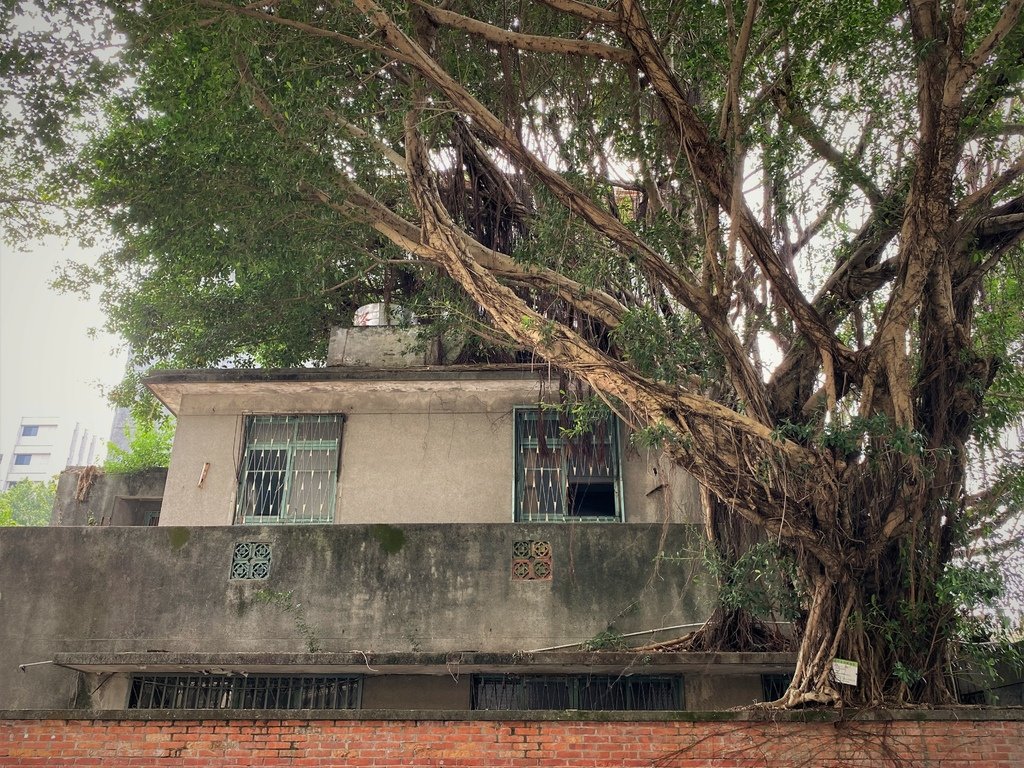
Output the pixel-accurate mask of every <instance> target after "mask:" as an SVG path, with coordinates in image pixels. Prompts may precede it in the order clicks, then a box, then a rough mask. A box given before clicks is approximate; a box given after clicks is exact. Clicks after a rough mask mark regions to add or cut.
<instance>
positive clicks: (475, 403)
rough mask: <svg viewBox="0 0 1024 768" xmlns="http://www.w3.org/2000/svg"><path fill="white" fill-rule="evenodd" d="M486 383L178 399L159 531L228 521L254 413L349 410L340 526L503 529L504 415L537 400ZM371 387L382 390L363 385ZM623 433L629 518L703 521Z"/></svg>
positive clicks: (532, 387) (507, 468)
mask: <svg viewBox="0 0 1024 768" xmlns="http://www.w3.org/2000/svg"><path fill="white" fill-rule="evenodd" d="M441 383H442V384H444V383H445V382H441ZM447 383H448V384H451V382H447ZM485 383H486V384H487V386H486V387H483V386H481V387H480V388H476V389H475V388H474V387H473V386H472V382H470V383H468V384H467V383H460V382H456V383H455V384H456V385H457V386H455V385H453V386H448V387H440V388H439V385H438V384H437V383H436V382H428V383H427V384H431V385H432V386H426V384H424V385H422V386H421V387H420V388H417V387H416V386H414V385H410V384H408V383H405V384H403V385H402V386H404V387H405V388H404V389H394V388H393V389H387V388H383V389H381V388H371V389H367V388H360V386H359V385H360V383H359V382H355V383H348V382H347V383H346V384H347V385H348V386H347V388H346V387H343V386H341V385H340V384H339V385H338V387H337V389H336V391H333V392H331V391H307V392H301V391H296V392H294V393H291V394H289V396H288V397H284V396H283V395H282V394H281V393H277V392H275V393H268V392H266V391H261V389H260V387H259V386H252V387H251V392H234V393H230V394H223V395H216V394H196V395H190V394H186V395H185V396H184V397H183V398H182V400H181V406H180V409H179V411H178V423H177V432H176V435H175V440H174V448H173V452H172V456H171V468H170V471H169V473H168V477H167V488H166V493H165V496H164V506H163V510H162V512H161V517H160V524H161V525H228V524H230V523H231V522H232V517H233V512H234V507H235V497H236V493H237V484H238V481H237V473H238V469H237V465H238V462H239V461H240V454H241V441H242V430H243V425H244V422H245V415H246V414H251V413H279V414H283V413H343V414H345V418H346V421H345V428H344V434H343V436H342V448H341V452H342V455H341V462H340V467H341V471H340V475H339V482H338V497H337V501H336V505H335V517H334V520H335V522H337V523H491V522H495V523H497V522H510V521H511V520H512V518H513V511H512V510H513V488H512V484H513V472H514V465H515V461H514V454H513V449H514V446H513V426H514V425H513V416H512V409H513V408H514V407H515V406H517V405H525V404H528V403H531V402H536V400H537V398H538V396H539V386H538V382H537V381H536V380H535V379H534V380H529V379H519V380H509V381H505V382H498V383H497V384H495V383H494V382H485ZM371 384H372V385H373V387H381V386H383V385H381V384H380V383H379V382H370V383H369V384H367V385H366V386H369V385H371ZM395 386H398V385H395ZM620 437H621V440H620V443H621V445H620V451H621V456H622V472H623V478H622V488H623V494H624V509H625V518H626V522H629V523H650V522H656V521H663V520H668V521H671V522H681V523H696V522H699V520H700V504H699V497H698V494H697V487H696V483H695V482H694V481H693V480H692V478H690V477H688V476H687V475H685V474H684V473H682V472H681V471H679V470H676V469H674V468H672V467H671V466H670V465H668V463H667V462H665V461H663V460H662V459H660V458H659V454H658V453H657V452H654V451H647V450H636V449H632V448H630V447H629V444H628V440H627V438H626V436H625V435H622V436H620ZM206 465H209V466H208V468H207V469H206V472H205V476H204V467H205V466H206ZM200 478H203V481H202V484H200V482H199V480H200Z"/></svg>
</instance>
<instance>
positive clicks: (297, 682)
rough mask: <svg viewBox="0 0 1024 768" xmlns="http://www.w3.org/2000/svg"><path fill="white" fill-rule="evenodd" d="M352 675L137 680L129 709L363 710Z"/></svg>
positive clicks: (152, 677) (144, 677)
mask: <svg viewBox="0 0 1024 768" xmlns="http://www.w3.org/2000/svg"><path fill="white" fill-rule="evenodd" d="M360 692H361V681H360V678H358V677H355V676H352V675H290V676H278V675H224V674H211V675H196V674H190V675H133V676H132V684H131V688H130V690H129V692H128V708H129V709H358V708H359V697H360Z"/></svg>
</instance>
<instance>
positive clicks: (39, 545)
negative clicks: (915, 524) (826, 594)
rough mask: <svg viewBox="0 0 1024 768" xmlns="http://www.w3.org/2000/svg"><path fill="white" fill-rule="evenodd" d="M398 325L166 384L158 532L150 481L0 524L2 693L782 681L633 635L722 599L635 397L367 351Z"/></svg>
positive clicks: (671, 625)
mask: <svg viewBox="0 0 1024 768" xmlns="http://www.w3.org/2000/svg"><path fill="white" fill-rule="evenodd" d="M399 330H400V329H360V332H359V334H357V336H358V338H355V337H354V336H353V335H352V334H349V335H348V336H349V337H348V338H346V339H345V341H344V348H345V353H344V354H345V358H346V364H345V365H340V366H333V367H327V368H322V369H297V370H203V371H164V372H160V373H158V374H155V375H154V376H152V377H151V378H150V379H149V380H148V386H149V387H150V389H151V390H152V391H153V392H154V394H155V395H156V396H157V397H158V398H159V399H160V400H161V401H162V402H163V403H164V404H165V405H166V406H167V407H168V408H169V409H170V411H171V412H172V413H174V414H175V416H176V417H177V429H176V435H175V440H174V446H173V451H172V456H171V465H170V468H169V470H168V473H167V480H166V486H165V487H164V489H163V496H162V501H161V505H160V512H159V518H158V521H156V522H158V524H157V525H155V526H153V525H146V524H145V523H147V522H154V519H153V517H152V516H148V515H144V514H142V513H141V512H140V513H139V514H136V512H139V510H138V509H135V508H134V507H131V508H129V507H130V505H129V506H123V505H122V507H120V508H117V509H119V510H120V511H119V512H118V511H115V507H114V506H111V503H110V499H111V498H112V499H114V500H115V502H113V503H115V504H116V500H117V499H118V498H120V499H122V501H126V500H127V501H130V500H132V499H136V500H138V499H143V498H146V499H149V500H152V497H153V491H151V490H145V491H144V490H141V489H142V485H140V486H139V488H137V489H135V490H134V491H133V490H130V489H129V490H127V491H124V492H123V493H122V491H116V490H109V491H104V493H102V494H98V496H97V498H100V497H102V498H103V499H106V500H105V501H103V502H102V506H103V508H104V509H107V508H109V509H110V510H111V512H110V514H109V517H107V518H104V517H103V515H105V514H106V513H100V514H99V515H97V514H94V513H87V512H85V511H84V510H83V509H80V508H78V507H76V506H75V505H74V504H69V505H68V506H67V507H66V508H65V509H64V510H63V511H62V512H61V513H60V514H59V515H57V517H58V518H59V522H63V523H64V524H65V525H64V526H63V527H56V526H55V527H51V528H50V529H48V530H46V531H31V532H29V531H18V530H15V531H5V532H3V534H2V535H0V584H3V585H4V598H3V600H2V601H0V649H2V651H0V654H2V655H3V656H4V659H5V660H6V662H7V663H5V664H0V689H3V690H5V691H6V701H7V705H6V706H7V707H8V708H14V709H18V708H21V709H46V708H53V707H66V706H67V705H68V702H71V703H72V705H73V706H74V707H77V708H80V709H83V710H96V709H99V710H126V711H127V710H136V709H160V710H171V711H173V712H174V713H175V716H176V717H177V716H179V715H180V713H181V712H184V711H192V710H200V711H208V710H210V709H217V710H223V709H244V710H246V711H250V710H254V709H255V710H260V709H275V710H280V709H289V708H302V709H309V708H313V709H351V708H356V709H360V708H361V709H379V708H401V709H406V710H474V709H490V710H495V709H498V710H531V711H532V710H545V709H547V710H550V709H558V710H565V709H581V710H596V709H606V710H607V709H615V710H623V709H640V710H671V711H674V710H679V709H684V708H685V709H720V708H724V707H731V706H736V705H740V704H749V703H751V702H752V701H754V700H761V699H764V698H765V697H767V696H772V695H777V693H778V686H779V685H780V681H781V680H782V678H781V677H780V676H781V675H784V674H785V673H786V672H787V671H788V670H789V669H791V668H792V664H793V661H794V659H793V656H792V655H790V654H678V653H651V652H634V651H631V650H630V647H633V646H642V645H644V644H648V643H651V642H654V641H657V640H661V639H667V638H670V637H675V636H678V635H679V634H681V633H683V632H684V631H685V630H686V629H688V628H691V627H694V626H697V625H699V624H700V623H701V622H702V621H703V620H704V619H705V618H706V617H707V615H708V614H709V613H710V611H711V610H712V608H713V606H714V584H713V582H712V580H711V579H709V578H707V577H706V575H705V574H704V573H703V567H702V563H703V560H702V556H701V552H702V546H703V535H704V534H703V526H702V524H701V516H700V509H699V497H698V492H697V488H696V485H695V483H694V481H693V480H692V479H691V478H689V477H688V476H686V475H685V474H683V473H682V472H680V471H678V470H676V469H675V468H674V467H673V466H672V465H671V464H669V463H668V462H667V461H665V460H664V459H663V458H662V457H661V456H660V455H659V454H658V453H657V452H656V451H651V450H648V449H646V448H637V447H635V446H633V445H632V443H631V441H630V438H629V434H628V429H627V428H626V426H625V425H624V424H623V423H621V422H620V421H618V419H616V418H614V417H608V418H602V419H599V420H598V421H597V422H595V423H594V424H593V425H592V426H591V428H590V429H589V431H584V432H583V433H582V434H579V435H573V436H568V435H567V434H566V433H565V432H564V430H563V427H565V426H567V424H566V423H565V421H564V417H562V416H560V415H559V412H558V411H557V410H555V409H552V408H550V407H545V404H548V405H550V404H551V403H552V402H553V400H554V398H556V397H557V389H558V386H557V380H556V381H552V380H550V379H549V372H548V369H547V368H546V367H542V368H541V367H538V368H531V367H522V366H485V367H457V366H429V365H423V361H422V360H421V359H414V360H412V361H410V360H409V359H407V356H406V354H405V353H404V352H402V353H401V354H398V355H394V354H392V353H393V352H394V349H393V345H380V348H382V349H384V348H386V349H389V350H390V351H389V353H388V358H387V360H385V361H382V360H380V359H376V360H375V359H374V358H373V355H372V354H371V353H369V352H368V350H367V349H360V345H363V346H364V347H367V346H368V347H369V348H370V350H372V348H373V347H374V343H373V340H374V339H375V336H374V334H376V333H378V332H385V333H387V334H389V335H390V336H391V337H394V334H395V332H396V331H399ZM392 341H394V338H392ZM410 354H414V355H415V354H420V353H410ZM382 362H383V363H385V364H387V365H390V366H392V367H382V366H381V363H382ZM410 362H412V363H416V364H410ZM69 474H70V473H69ZM69 482H70V481H69ZM81 490H82V488H81V487H80V485H76V486H75V488H74V491H75V494H76V495H78V496H81V495H82V494H81V493H80V491H81ZM71 493H72V491H71V486H70V485H69V486H68V490H67V491H65V492H64V493H63V495H64V496H67V495H69V494H71ZM104 494H105V495H104ZM119 494H120V495H119ZM108 497H109V498H108ZM133 509H135V512H133V511H132V510H133ZM83 520H84V521H87V522H91V523H92V524H87V525H84V526H81V525H80V526H78V527H68V526H67V524H68V523H72V524H74V523H79V524H80V523H82V522H83ZM111 523H112V524H111ZM39 534H45V535H39ZM25 628H29V629H28V631H26V629H25ZM34 662H44V663H41V664H38V665H36V664H34ZM20 665H25V666H24V669H25V670H26V672H24V673H22V672H19V671H18V667H19V666H20Z"/></svg>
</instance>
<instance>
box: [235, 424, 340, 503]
mask: <svg viewBox="0 0 1024 768" xmlns="http://www.w3.org/2000/svg"><path fill="white" fill-rule="evenodd" d="M342 422H343V418H342V417H341V416H340V415H337V414H317V415H307V416H249V417H247V418H246V423H245V453H244V455H243V456H242V463H241V467H240V469H241V472H240V475H241V477H240V478H239V490H238V516H237V519H238V522H242V523H330V522H332V521H333V520H334V498H335V496H336V495H337V485H338V458H339V456H340V450H339V449H340V446H341V426H342Z"/></svg>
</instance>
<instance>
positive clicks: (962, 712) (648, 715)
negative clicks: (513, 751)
mask: <svg viewBox="0 0 1024 768" xmlns="http://www.w3.org/2000/svg"><path fill="white" fill-rule="evenodd" d="M0 720H68V721H74V722H88V721H112V720H124V721H144V722H173V723H178V724H180V723H194V722H201V721H216V722H224V721H244V722H260V723H269V722H280V723H284V724H286V725H301V724H302V723H306V722H310V721H316V720H320V721H351V720H362V721H370V720H378V721H380V720H385V721H386V720H391V721H409V720H423V721H440V722H473V721H491V722H493V721H502V722H526V721H538V722H594V723H608V722H641V723H668V722H692V723H706V722H708V723H711V722H754V723H756V722H782V723H787V722H792V723H821V722H825V723H837V724H839V723H845V722H993V721H1005V722H1024V707H999V708H995V707H993V708H986V707H951V708H944V709H863V710H855V709H844V710H836V709H804V710H795V711H780V710H766V709H754V708H751V709H737V710H727V711H703V712H702V711H677V712H591V711H581V710H559V711H550V710H516V711H508V710H505V711H490V710H482V711H470V710H429V709H428V710H423V709H417V710H407V709H331V710H320V709H305V710H294V709H291V710H281V709H263V710H260V709H222V710H209V709H175V710H167V709H134V710H81V709H36V710H0Z"/></svg>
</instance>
